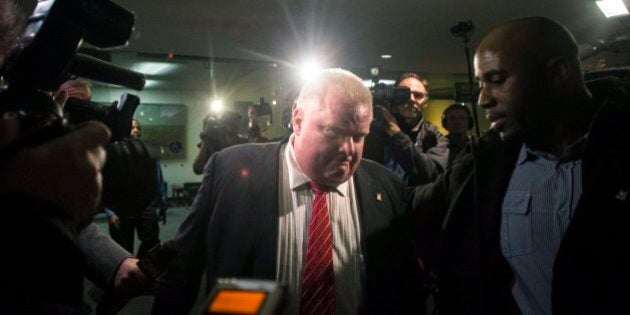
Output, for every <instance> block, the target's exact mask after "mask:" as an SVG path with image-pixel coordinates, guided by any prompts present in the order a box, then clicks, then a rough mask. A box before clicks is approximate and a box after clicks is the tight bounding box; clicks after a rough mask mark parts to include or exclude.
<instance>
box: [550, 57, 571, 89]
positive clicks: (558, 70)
mask: <svg viewBox="0 0 630 315" xmlns="http://www.w3.org/2000/svg"><path fill="white" fill-rule="evenodd" d="M546 67H547V82H549V85H550V87H551V88H559V87H563V86H565V85H566V82H567V80H568V79H569V75H570V74H569V62H568V60H567V59H566V58H564V57H554V58H552V59H550V60H549V61H547V64H546Z"/></svg>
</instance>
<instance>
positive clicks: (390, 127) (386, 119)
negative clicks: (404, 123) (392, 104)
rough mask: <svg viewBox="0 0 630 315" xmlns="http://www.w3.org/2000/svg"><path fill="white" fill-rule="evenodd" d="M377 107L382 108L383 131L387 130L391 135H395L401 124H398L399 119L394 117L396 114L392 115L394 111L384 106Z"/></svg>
mask: <svg viewBox="0 0 630 315" xmlns="http://www.w3.org/2000/svg"><path fill="white" fill-rule="evenodd" d="M376 107H377V108H379V109H380V110H381V114H382V116H381V117H382V118H383V119H382V120H383V121H382V125H383V131H385V133H387V134H388V135H389V136H393V135H395V134H397V133H399V132H400V126H398V121H397V120H396V118H394V115H392V113H391V112H390V111H389V110H387V108H385V107H383V106H380V105H379V106H376Z"/></svg>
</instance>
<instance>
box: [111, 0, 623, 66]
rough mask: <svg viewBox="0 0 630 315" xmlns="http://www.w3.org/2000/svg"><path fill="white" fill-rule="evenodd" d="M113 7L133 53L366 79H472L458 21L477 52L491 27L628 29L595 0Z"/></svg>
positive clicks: (592, 35)
mask: <svg viewBox="0 0 630 315" xmlns="http://www.w3.org/2000/svg"><path fill="white" fill-rule="evenodd" d="M115 2H116V3H118V4H119V5H121V6H123V7H125V8H126V9H128V10H130V11H132V12H134V13H135V14H136V28H135V31H134V33H133V35H132V38H131V39H130V43H129V46H128V47H126V48H124V50H127V51H134V52H143V53H157V54H166V53H168V52H171V53H173V54H174V56H175V58H177V57H180V56H196V57H214V58H232V59H226V60H229V61H230V62H272V63H277V64H279V65H289V66H291V65H297V64H298V63H300V62H302V60H304V59H305V58H306V57H307V56H317V57H316V58H318V60H319V62H320V63H321V64H323V65H325V66H341V67H344V68H348V69H352V70H354V71H357V72H361V71H363V70H365V73H358V74H359V75H362V76H367V67H368V66H369V65H381V67H382V68H383V69H384V70H385V71H390V72H392V73H393V72H400V71H419V72H421V73H426V74H447V73H465V72H466V59H465V54H464V46H463V40H462V39H461V38H457V37H454V36H453V35H452V34H451V32H450V29H451V27H452V26H453V25H455V24H457V23H458V22H459V21H466V20H471V21H472V22H473V24H474V26H475V31H474V33H473V36H472V42H471V45H472V47H474V46H475V45H476V43H478V41H479V40H480V39H481V38H482V36H483V34H485V33H486V32H487V31H488V30H489V29H490V27H491V26H493V25H496V24H498V23H500V22H502V21H505V20H508V19H512V18H516V17H524V16H547V17H550V18H553V19H556V20H558V21H560V22H561V23H563V24H564V25H566V26H567V27H568V28H569V29H570V30H571V31H572V32H573V33H574V35H575V37H576V39H577V41H578V43H582V44H585V43H592V42H595V41H597V40H600V39H609V38H611V37H614V36H616V35H619V34H624V33H626V32H627V31H628V30H629V28H628V27H627V26H626V25H628V26H630V22H629V21H627V18H613V19H606V18H605V17H604V16H603V14H602V13H601V12H600V11H599V10H598V9H597V6H596V4H595V1H594V0H527V1H525V0H513V1H509V0H503V1H499V0H494V1H493V0H475V1H471V0H469V1H447V0H424V1H418V0H378V1H377V0H362V1H358V0H213V1H209V0H179V1H174V0H118V1H115ZM382 54H390V55H392V58H391V59H387V60H386V59H382V58H381V57H380V56H381V55H382ZM358 69H359V70H358Z"/></svg>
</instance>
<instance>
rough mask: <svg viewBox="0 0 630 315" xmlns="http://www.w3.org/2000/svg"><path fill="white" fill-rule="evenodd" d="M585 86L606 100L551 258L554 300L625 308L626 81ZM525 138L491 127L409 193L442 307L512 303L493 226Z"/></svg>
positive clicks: (578, 309) (600, 309)
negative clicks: (510, 139) (506, 139)
mask: <svg viewBox="0 0 630 315" xmlns="http://www.w3.org/2000/svg"><path fill="white" fill-rule="evenodd" d="M589 89H590V90H591V91H592V92H593V95H594V101H593V103H594V104H602V105H601V106H600V108H599V110H598V113H597V116H596V117H595V118H594V119H593V121H592V123H591V125H590V126H591V129H590V130H589V134H588V139H587V142H586V147H585V149H584V154H583V156H582V184H583V191H582V196H581V198H580V201H579V203H578V205H577V207H576V209H575V214H574V216H573V218H572V220H571V223H570V225H569V227H568V229H567V232H566V233H565V235H564V237H563V239H562V242H561V244H560V249H559V250H558V253H557V256H556V259H555V261H554V266H553V279H552V308H553V313H554V314H627V313H628V311H629V304H628V301H630V295H629V292H630V291H629V290H628V285H629V284H630V280H629V278H628V267H629V266H630V254H629V253H630V229H629V228H628V226H629V224H628V222H630V196H628V191H629V190H630V144H629V142H628V135H629V134H630V106H628V105H629V104H630V97H629V95H628V93H627V91H628V90H630V89H628V88H627V87H626V88H625V90H623V89H622V90H621V91H620V90H618V89H617V88H616V87H615V85H614V84H613V85H611V84H610V83H607V82H593V83H591V84H590V85H589ZM521 145H522V144H521V143H512V144H506V143H503V142H502V141H501V140H500V138H499V136H498V134H497V133H496V132H494V131H489V132H488V133H486V134H485V135H484V136H482V137H481V139H479V140H478V141H475V142H474V143H473V145H472V146H469V147H468V148H467V150H468V152H463V153H464V154H462V155H460V156H459V157H458V159H456V160H455V162H454V163H453V165H452V166H451V168H450V169H449V170H448V171H447V173H445V174H444V175H443V176H441V177H440V178H438V180H437V181H436V182H435V183H433V184H430V185H426V186H423V187H420V188H419V189H418V191H417V193H416V195H415V200H414V208H415V209H417V212H416V215H417V220H418V224H419V228H418V229H416V231H417V233H418V240H419V241H418V245H419V247H420V252H421V256H422V257H423V258H424V260H425V262H426V263H427V264H428V265H431V266H433V267H434V270H435V271H436V273H437V278H438V288H439V299H438V301H439V302H440V314H509V313H513V312H515V311H516V306H515V303H514V301H513V298H512V294H511V291H510V290H511V282H512V278H513V274H512V271H511V269H510V267H509V265H508V264H507V261H506V260H505V259H504V257H503V255H502V253H501V248H500V240H499V235H500V224H501V207H502V202H503V198H504V196H505V192H506V190H507V186H508V184H509V181H510V178H511V176H512V172H513V170H514V167H515V164H516V159H517V156H518V152H519V149H520V148H521Z"/></svg>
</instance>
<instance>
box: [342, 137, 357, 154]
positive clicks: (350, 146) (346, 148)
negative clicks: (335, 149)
mask: <svg viewBox="0 0 630 315" xmlns="http://www.w3.org/2000/svg"><path fill="white" fill-rule="evenodd" d="M341 149H342V151H343V153H345V154H346V155H354V152H355V150H356V146H355V144H354V140H353V139H352V137H346V139H345V140H344V142H343V145H342V147H341Z"/></svg>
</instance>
